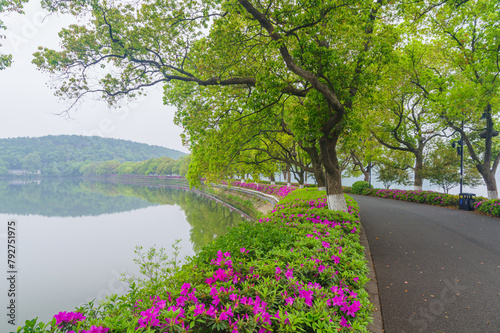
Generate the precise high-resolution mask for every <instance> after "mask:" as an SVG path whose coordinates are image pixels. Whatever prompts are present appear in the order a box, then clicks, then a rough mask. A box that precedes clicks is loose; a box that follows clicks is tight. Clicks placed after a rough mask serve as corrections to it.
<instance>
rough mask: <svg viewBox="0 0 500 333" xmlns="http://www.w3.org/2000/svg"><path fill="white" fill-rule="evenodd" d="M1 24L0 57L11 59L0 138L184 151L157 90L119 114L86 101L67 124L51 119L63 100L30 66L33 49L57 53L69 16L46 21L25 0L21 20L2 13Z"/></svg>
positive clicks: (1, 75)
mask: <svg viewBox="0 0 500 333" xmlns="http://www.w3.org/2000/svg"><path fill="white" fill-rule="evenodd" d="M1 18H2V20H3V21H4V23H5V24H6V25H7V27H8V30H7V31H1V32H0V33H3V34H5V35H6V37H7V38H6V39H5V40H2V41H1V42H2V44H3V46H2V47H1V48H0V50H1V52H2V53H7V54H12V55H13V57H14V63H13V65H12V67H10V68H8V69H6V70H3V71H0V138H9V137H19V136H30V137H36V136H43V135H49V134H51V135H57V134H77V135H99V136H102V137H108V138H118V139H126V140H132V141H137V142H143V143H148V144H153V145H159V146H164V147H167V148H172V149H177V150H180V151H183V152H189V151H188V150H187V148H185V147H183V146H182V142H181V139H180V134H181V132H182V129H181V128H180V127H178V126H176V125H174V123H173V117H174V112H175V108H173V107H171V106H166V105H163V103H162V93H161V87H159V86H158V87H156V88H153V89H151V90H150V91H149V93H148V96H147V97H143V98H142V99H141V100H138V101H137V102H135V103H132V104H128V105H126V106H125V107H124V108H122V109H110V108H108V106H107V105H106V103H103V102H100V101H97V100H94V99H89V98H88V99H86V100H85V101H84V102H83V103H82V104H81V105H79V107H78V109H76V110H73V111H71V113H70V115H71V119H67V117H63V116H58V115H55V114H56V113H59V112H61V111H64V110H65V109H66V107H67V106H68V101H60V100H59V99H58V98H57V97H55V96H54V91H53V90H52V89H49V88H48V86H47V83H49V82H50V80H51V78H50V77H49V75H48V74H44V73H40V72H38V71H37V70H36V67H35V65H33V64H32V63H31V61H32V59H33V53H34V52H36V50H37V48H38V46H46V47H50V48H58V44H59V37H58V35H57V33H58V32H59V31H60V30H61V28H62V27H64V26H67V25H69V24H71V23H76V20H75V18H74V17H71V16H64V17H62V16H48V17H46V12H45V11H44V10H42V9H41V7H40V3H39V1H31V2H30V3H29V4H28V5H27V6H26V8H25V15H19V14H14V13H10V14H8V15H7V16H6V15H5V14H2V17H1Z"/></svg>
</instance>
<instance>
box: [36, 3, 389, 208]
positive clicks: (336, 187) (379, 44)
mask: <svg viewBox="0 0 500 333" xmlns="http://www.w3.org/2000/svg"><path fill="white" fill-rule="evenodd" d="M389 6H390V5H388V4H384V3H383V1H382V0H380V1H363V0H360V1H348V2H347V1H342V0H341V1H337V0H327V1H323V2H315V1H313V2H300V3H297V2H295V1H273V0H268V1H264V2H262V1H259V2H254V1H249V0H237V1H234V0H229V1H220V2H213V1H208V0H205V1H199V2H196V1H191V0H183V1H175V2H174V1H162V0H160V1H144V2H141V3H140V4H139V5H136V4H135V3H133V4H132V5H128V4H124V3H122V2H116V3H114V2H112V1H111V2H109V1H107V2H100V1H91V2H76V1H74V2H71V1H69V2H67V1H62V2H60V1H56V0H54V1H48V7H49V8H51V9H52V10H54V11H67V12H71V13H73V14H84V13H85V14H86V13H87V12H88V11H90V14H91V16H92V22H91V24H88V25H85V26H76V25H73V26H71V27H70V28H68V29H64V30H63V31H62V32H61V33H60V36H61V47H62V51H54V50H49V49H42V50H41V51H40V52H39V53H37V55H36V59H35V61H34V62H35V63H36V64H37V65H38V67H39V68H40V69H42V70H46V71H49V72H51V73H54V74H57V75H59V77H60V78H62V79H63V82H62V83H61V84H59V85H58V87H59V89H58V94H59V95H60V96H62V97H64V98H70V99H73V100H75V101H78V100H79V99H80V98H81V97H82V96H84V95H86V94H89V93H100V94H101V96H102V97H103V98H105V99H106V100H108V101H109V102H110V103H115V102H116V101H117V100H118V99H119V97H121V96H124V95H127V96H129V97H134V96H135V95H136V94H137V93H139V92H140V90H141V89H142V88H144V87H146V86H151V85H155V84H159V83H162V84H165V85H166V86H168V83H169V82H171V81H174V80H178V81H183V82H186V83H189V84H188V85H187V86H188V87H189V88H190V89H193V90H194V93H195V94H199V95H200V96H206V97H211V98H212V99H213V100H214V101H216V100H217V99H218V100H221V101H225V102H227V100H228V99H227V98H226V93H228V95H229V96H236V93H235V91H236V90H238V89H239V90H240V93H242V94H243V93H244V94H245V96H247V95H248V94H250V95H251V96H252V97H253V100H254V101H255V103H254V104H253V105H249V106H248V107H253V108H254V110H257V109H258V107H259V105H267V104H269V103H270V102H271V101H274V100H277V99H278V98H279V96H283V95H286V96H294V97H300V98H303V99H304V101H305V104H306V105H307V107H304V113H303V114H302V115H301V116H303V117H304V121H309V123H310V125H311V126H310V127H309V130H310V131H309V132H310V133H313V135H314V136H315V139H317V140H318V142H319V147H320V153H321V155H320V156H321V164H322V165H323V167H324V169H325V172H326V179H327V191H328V203H329V207H330V209H342V210H345V209H346V204H345V200H344V197H343V194H342V184H341V176H340V167H339V163H338V159H337V151H336V145H337V142H338V139H339V137H341V136H342V135H344V134H345V130H346V128H347V127H348V126H349V115H350V114H353V113H355V108H354V107H355V101H356V98H357V96H358V93H359V92H360V91H368V90H370V89H371V87H372V86H373V84H374V81H375V79H376V76H377V75H376V72H375V71H374V70H373V68H372V67H373V64H374V63H376V62H381V61H383V60H384V57H385V55H386V54H387V53H390V52H391V50H392V44H393V42H394V41H395V37H394V33H393V26H392V25H390V24H388V23H385V22H387V21H388V20H384V15H385V13H393V11H392V8H390V7H389ZM94 68H95V69H94ZM167 93H168V89H167ZM232 103H234V105H235V106H236V105H237V103H238V99H235V100H233V101H232ZM299 134H300V133H299Z"/></svg>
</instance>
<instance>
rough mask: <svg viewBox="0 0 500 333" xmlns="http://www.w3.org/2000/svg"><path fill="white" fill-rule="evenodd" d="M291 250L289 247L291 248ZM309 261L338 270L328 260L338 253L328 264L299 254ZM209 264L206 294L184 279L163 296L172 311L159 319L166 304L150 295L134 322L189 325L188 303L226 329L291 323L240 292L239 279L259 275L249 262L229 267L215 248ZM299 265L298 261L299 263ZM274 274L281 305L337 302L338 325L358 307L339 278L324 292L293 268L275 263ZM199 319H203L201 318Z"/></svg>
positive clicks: (327, 246)
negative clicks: (173, 294) (238, 268)
mask: <svg viewBox="0 0 500 333" xmlns="http://www.w3.org/2000/svg"><path fill="white" fill-rule="evenodd" d="M314 234H315V235H316V236H319V237H328V236H329V233H328V232H323V233H322V232H320V231H317V230H315V231H314ZM321 244H322V248H323V249H322V251H335V252H334V253H337V254H338V255H340V254H341V253H342V248H341V247H340V246H336V247H335V246H334V245H333V244H331V243H329V242H326V241H323V242H322V243H321ZM292 251H293V249H292ZM240 252H242V253H247V250H246V249H244V248H242V249H241V250H240ZM305 259H308V260H309V261H311V262H312V264H313V265H314V266H313V268H314V269H316V270H317V274H318V275H319V274H333V275H338V274H339V273H338V271H336V270H335V267H334V265H337V264H339V262H340V257H338V256H337V255H332V259H331V264H330V261H329V262H325V261H324V260H321V259H318V258H316V257H314V256H312V257H310V258H305ZM211 265H214V266H219V268H218V269H217V270H216V271H214V272H213V273H212V276H211V277H210V278H207V279H206V281H205V283H206V285H207V286H208V290H210V292H209V293H208V295H206V294H205V292H198V291H197V290H196V288H194V287H193V286H192V285H191V284H190V283H185V284H183V285H182V287H181V291H180V296H179V297H178V298H176V299H175V300H172V299H171V298H169V300H168V303H170V307H168V308H167V310H168V311H172V312H173V315H172V316H167V318H165V319H164V320H163V321H162V320H160V319H159V317H158V315H159V313H160V311H161V310H163V309H164V308H165V307H166V304H167V300H161V299H160V298H159V297H154V298H152V300H153V302H152V306H151V307H150V308H148V309H147V310H144V311H141V312H140V319H139V324H140V326H139V327H141V328H147V327H159V328H160V329H162V330H163V329H166V330H167V332H170V331H173V326H174V325H178V326H180V327H181V328H182V330H186V331H188V330H190V326H189V325H188V324H186V322H185V318H186V316H185V312H186V311H189V310H188V309H189V308H194V310H193V315H194V317H199V316H200V318H202V319H203V318H205V319H208V318H212V319H213V320H215V322H227V324H228V326H229V327H230V329H231V332H232V333H237V332H239V329H241V328H242V325H244V324H246V323H249V322H252V323H253V324H256V325H257V328H258V330H257V331H258V332H260V333H265V332H271V325H272V324H273V323H277V324H283V325H291V322H290V319H289V316H288V312H287V311H283V310H281V311H276V312H275V311H273V310H271V309H270V308H269V307H268V304H267V303H266V302H264V301H263V300H262V299H261V298H260V297H259V295H258V294H255V296H254V297H251V296H248V295H245V292H243V291H242V290H240V289H239V288H240V287H241V285H242V283H243V282H244V281H252V282H254V283H256V282H257V281H258V280H259V279H263V278H264V277H263V276H261V275H260V274H258V272H257V271H256V269H255V268H254V267H251V268H250V269H249V270H248V272H247V273H246V274H243V273H242V272H235V270H234V268H235V267H234V266H233V261H232V260H231V254H230V253H229V252H226V253H223V252H222V251H219V252H218V253H217V258H215V259H213V260H212V261H211ZM302 266H303V264H302ZM274 279H275V280H276V281H278V282H279V281H286V282H285V284H286V287H285V288H283V290H282V291H281V293H280V296H281V299H282V300H283V301H284V304H285V305H286V306H292V305H293V304H294V303H295V302H297V301H299V300H300V301H301V302H303V304H305V305H306V306H308V307H313V304H314V303H313V302H314V299H315V298H320V299H325V300H326V304H327V306H329V307H338V309H339V310H340V311H341V312H342V315H341V321H340V323H339V324H340V325H341V326H344V327H348V326H350V325H349V323H348V322H347V319H346V318H345V317H344V315H345V316H351V317H355V316H356V312H357V311H358V310H359V309H360V308H361V303H360V302H359V301H358V300H356V297H357V294H356V293H355V292H353V291H350V290H349V288H348V287H347V285H345V283H343V282H341V286H332V287H331V288H329V290H330V291H331V292H332V293H333V296H327V295H332V294H330V293H327V290H325V288H324V287H322V286H321V285H320V284H318V283H313V282H309V283H307V284H305V283H304V282H302V281H300V280H299V279H297V278H296V277H295V276H294V268H293V267H290V266H289V264H288V265H287V267H279V266H278V265H276V266H275V268H274ZM225 282H229V283H230V285H229V286H227V284H226V286H225V287H223V286H218V283H225ZM205 319H203V320H205Z"/></svg>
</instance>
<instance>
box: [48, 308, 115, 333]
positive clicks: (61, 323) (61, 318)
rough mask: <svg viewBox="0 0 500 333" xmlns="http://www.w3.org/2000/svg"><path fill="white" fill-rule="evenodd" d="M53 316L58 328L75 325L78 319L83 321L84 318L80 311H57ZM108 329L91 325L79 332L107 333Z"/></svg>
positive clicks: (72, 332) (71, 332)
mask: <svg viewBox="0 0 500 333" xmlns="http://www.w3.org/2000/svg"><path fill="white" fill-rule="evenodd" d="M54 318H55V319H56V326H58V327H60V328H67V327H68V326H73V325H76V324H77V323H78V322H79V321H84V320H85V319H86V318H85V316H83V315H82V314H81V313H80V312H66V311H61V312H59V313H58V314H56V315H55V316H54ZM108 331H109V328H104V327H100V326H95V325H92V326H91V327H90V330H88V331H86V330H81V331H80V333H107V332H108ZM68 333H75V331H68Z"/></svg>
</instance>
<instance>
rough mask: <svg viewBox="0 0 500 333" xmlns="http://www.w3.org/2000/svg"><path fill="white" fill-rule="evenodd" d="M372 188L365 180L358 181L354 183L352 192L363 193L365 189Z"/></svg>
mask: <svg viewBox="0 0 500 333" xmlns="http://www.w3.org/2000/svg"><path fill="white" fill-rule="evenodd" d="M369 188H372V186H371V185H370V184H369V183H368V182H365V181H363V180H360V181H357V182H355V183H354V184H352V188H351V193H352V194H363V190H364V189H369Z"/></svg>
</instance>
